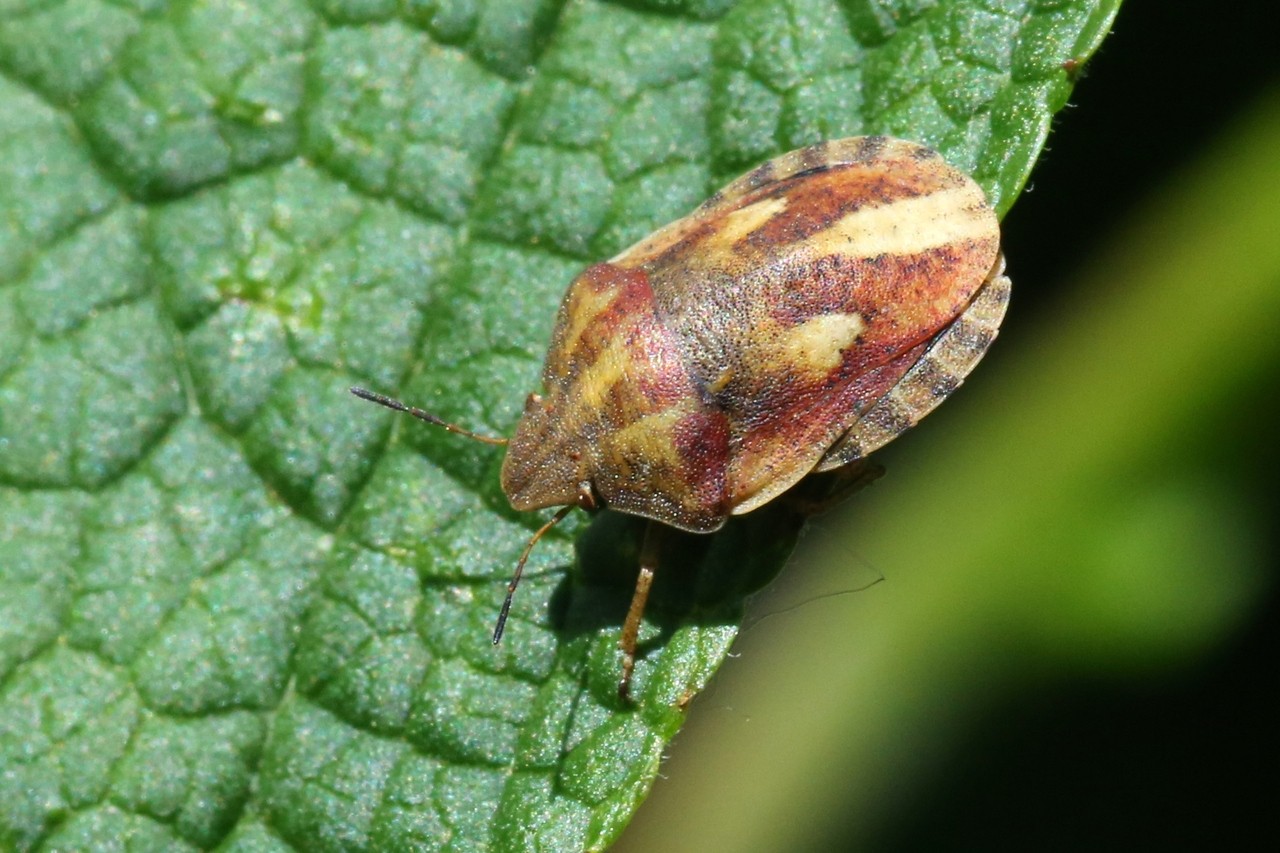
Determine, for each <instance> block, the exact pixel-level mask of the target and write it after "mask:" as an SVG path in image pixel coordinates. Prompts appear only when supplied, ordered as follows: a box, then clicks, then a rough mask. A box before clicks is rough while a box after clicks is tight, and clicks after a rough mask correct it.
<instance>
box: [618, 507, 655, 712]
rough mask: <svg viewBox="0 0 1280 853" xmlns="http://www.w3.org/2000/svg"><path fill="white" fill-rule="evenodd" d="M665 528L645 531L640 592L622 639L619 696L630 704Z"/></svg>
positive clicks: (638, 579) (650, 527) (652, 527)
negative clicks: (638, 643)
mask: <svg viewBox="0 0 1280 853" xmlns="http://www.w3.org/2000/svg"><path fill="white" fill-rule="evenodd" d="M662 528H663V525H661V524H659V523H658V522H656V521H650V522H649V523H648V524H646V525H645V528H644V541H643V543H642V544H641V545H640V572H639V574H638V575H637V576H636V589H635V592H633V593H632V594H631V607H630V608H628V610H627V618H626V621H624V622H623V623H622V636H621V637H620V638H619V639H618V648H619V650H620V651H621V652H622V677H621V678H620V679H619V680H618V696H619V697H620V698H621V699H622V700H623V701H626V700H627V699H628V698H629V697H628V690H629V689H630V687H631V673H632V672H633V671H634V670H635V667H636V640H637V639H638V638H639V636H640V621H641V619H643V618H644V608H645V605H646V604H647V603H648V601H649V588H650V587H651V586H653V573H654V570H655V569H657V567H658V547H659V540H660V539H661V538H662V536H661V531H662Z"/></svg>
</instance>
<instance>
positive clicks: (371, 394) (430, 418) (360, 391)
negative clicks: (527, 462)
mask: <svg viewBox="0 0 1280 853" xmlns="http://www.w3.org/2000/svg"><path fill="white" fill-rule="evenodd" d="M351 393H352V394H355V395H356V396H357V397H359V398H360V399H361V400H368V401H369V402H370V403H377V404H378V405H379V406H386V407H387V408H388V409H392V410H393V411H397V412H404V413H405V414H407V415H413V416H414V417H415V418H417V419H418V420H420V421H425V422H427V423H429V424H432V425H433V426H438V427H443V428H444V429H447V430H448V431H449V432H452V433H456V434H457V435H464V436H466V437H467V438H474V439H475V440H476V441H483V442H484V443H485V444H506V443H507V439H505V438H498V437H497V436H492V435H480V434H479V433H475V432H472V431H471V430H469V429H465V428H463V427H460V426H458V425H457V424H451V423H449V422H448V421H445V420H441V419H440V418H438V417H436V416H435V415H433V414H431V413H430V412H428V411H425V410H423V409H419V408H418V407H417V406H410V405H408V404H406V403H402V402H400V401H399V400H397V399H395V398H394V397H388V396H387V395H385V394H379V393H378V392H377V391H370V390H369V389H368V388H361V387H360V386H359V385H352V386H351Z"/></svg>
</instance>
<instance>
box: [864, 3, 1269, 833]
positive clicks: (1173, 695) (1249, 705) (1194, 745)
mask: <svg viewBox="0 0 1280 853" xmlns="http://www.w3.org/2000/svg"><path fill="white" fill-rule="evenodd" d="M1274 15H1275V12H1274V11H1273V7H1272V6H1270V5H1266V6H1264V5H1263V4H1262V3H1260V2H1243V3H1223V4H1185V3H1178V2H1159V0H1155V2H1152V0H1128V2H1127V3H1125V4H1124V5H1123V6H1122V7H1121V10H1120V14H1119V16H1118V17H1117V19H1116V24H1115V27H1114V32H1113V34H1112V35H1111V36H1110V37H1109V38H1108V39H1107V40H1106V41H1105V42H1104V43H1103V47H1102V50H1101V51H1100V53H1099V54H1098V55H1097V56H1095V57H1094V59H1093V60H1092V61H1091V62H1090V64H1089V65H1088V66H1087V68H1086V69H1085V72H1084V76H1083V77H1082V79H1081V80H1080V82H1079V84H1078V86H1077V88H1076V91H1075V95H1074V97H1073V106H1072V107H1070V108H1068V109H1067V110H1064V111H1063V112H1062V113H1060V114H1059V116H1058V119H1057V122H1056V127H1055V130H1056V132H1055V133H1054V134H1053V135H1051V137H1050V140H1049V147H1048V150H1047V151H1046V153H1045V154H1044V155H1043V156H1042V158H1041V160H1040V162H1039V164H1038V165H1037V166H1036V170H1035V172H1034V175H1033V177H1032V183H1031V184H1030V186H1029V188H1028V190H1029V191H1028V192H1026V193H1024V195H1023V196H1022V197H1021V198H1020V199H1019V200H1018V202H1017V204H1016V205H1015V206H1014V215H1011V216H1009V217H1008V219H1007V220H1006V222H1005V237H1004V239H1005V243H1006V245H1016V246H1019V247H1020V248H1019V252H1018V259H1017V273H1016V275H1017V280H1018V283H1019V290H1018V297H1017V298H1018V306H1017V308H1018V311H1019V313H1020V314H1021V315H1022V316H1021V318H1020V319H1021V320H1022V321H1024V322H1020V323H1018V324H1009V325H1008V326H1007V327H1006V329H1005V330H1004V331H1002V332H1001V335H1002V337H1004V336H1008V337H1009V338H1011V339H1012V338H1014V337H1016V336H1017V335H1018V334H1019V330H1020V329H1030V328H1034V327H1036V325H1037V324H1036V322H1035V319H1036V317H1035V316H1032V315H1040V314H1042V313H1043V312H1046V311H1051V310H1057V306H1058V305H1060V304H1061V300H1060V298H1057V297H1058V292H1059V290H1060V285H1061V283H1062V281H1063V279H1064V277H1065V276H1066V275H1067V274H1069V273H1070V272H1071V271H1072V270H1073V269H1074V268H1075V267H1076V266H1077V264H1078V261H1079V259H1080V258H1084V257H1088V256H1090V255H1092V254H1094V252H1095V250H1097V249H1098V248H1099V247H1100V246H1101V245H1102V244H1103V243H1104V242H1105V241H1106V238H1107V235H1108V233H1109V232H1110V230H1111V229H1112V228H1114V227H1115V226H1116V225H1117V224H1118V223H1120V222H1121V221H1123V220H1125V219H1126V217H1128V216H1129V215H1130V214H1131V213H1132V211H1133V209H1134V207H1135V206H1136V205H1137V204H1138V203H1139V201H1140V200H1142V199H1144V198H1147V199H1149V198H1150V196H1151V194H1152V193H1153V191H1155V190H1156V189H1157V188H1158V187H1160V186H1161V185H1162V184H1163V183H1164V182H1165V181H1166V180H1167V179H1168V178H1169V177H1170V176H1171V175H1172V174H1174V173H1176V172H1177V171H1178V170H1179V169H1181V168H1185V166H1186V165H1187V164H1188V163H1190V162H1192V161H1194V160H1195V159H1196V158H1197V157H1199V156H1201V155H1202V154H1203V151H1204V149H1205V148H1206V147H1207V146H1208V145H1209V144H1210V143H1211V142H1212V141H1213V140H1215V139H1218V138H1221V136H1222V134H1223V133H1225V132H1227V131H1228V130H1229V129H1230V127H1231V125H1232V122H1233V121H1234V120H1235V119H1236V118H1237V117H1238V116H1239V115H1240V114H1241V113H1243V112H1244V111H1246V110H1247V109H1248V108H1249V107H1250V106H1251V105H1253V104H1254V103H1255V102H1256V101H1257V99H1258V98H1259V96H1260V95H1261V93H1262V92H1263V91H1264V90H1266V89H1267V88H1268V87H1270V86H1274V85H1275V84H1276V83H1277V82H1280V61H1278V58H1280V48H1278V47H1277V40H1278V38H1280V29H1278V28H1277V25H1276V23H1275V22H1274V18H1273V16H1274ZM1276 156H1277V157H1280V151H1277V152H1276ZM1080 176H1090V177H1089V178H1088V179H1087V180H1082V179H1081V177H1080ZM1037 184H1039V185H1042V186H1046V187H1055V188H1059V189H1055V191H1054V192H1053V193H1052V194H1051V195H1050V194H1049V193H1040V192H1037V191H1036V185H1037ZM1061 188H1069V190H1068V191H1066V192H1063V191H1061ZM1277 226H1278V227H1277V229H1276V230H1277V238H1276V239H1278V240H1280V223H1277ZM1277 320H1280V318H1277ZM1170 345H1171V346H1173V345H1176V342H1171V343H1170ZM1259 390H1260V391H1261V392H1262V393H1259V394H1257V395H1255V396H1254V397H1253V399H1252V400H1244V401H1242V402H1241V408H1240V411H1239V413H1238V417H1237V418H1236V419H1235V425H1236V428H1234V429H1228V430H1227V431H1226V434H1225V435H1223V436H1222V437H1221V442H1222V444H1221V445H1219V446H1210V447H1206V448H1205V454H1206V457H1208V458H1209V459H1210V460H1211V462H1212V464H1217V465H1220V466H1221V468H1220V470H1221V475H1222V476H1223V477H1225V478H1229V479H1231V480H1232V481H1233V482H1234V483H1236V484H1239V485H1242V486H1243V487H1244V488H1246V489H1247V490H1248V492H1249V493H1250V494H1252V495H1254V496H1256V500H1257V501H1258V505H1259V506H1263V507H1269V509H1267V510H1266V511H1267V512H1269V513H1270V514H1271V517H1277V512H1276V510H1277V507H1276V506H1275V503H1276V490H1277V482H1276V478H1275V476H1274V473H1275V472H1276V471H1277V469H1278V468H1280V466H1278V465H1277V464H1276V463H1277V450H1276V444H1277V442H1276V438H1277V437H1278V436H1280V426H1278V423H1280V422H1278V421H1277V417H1276V414H1277V413H1276V401H1277V399H1280V389H1277V388H1274V387H1273V388H1270V389H1259ZM1278 538H1280V537H1277V535H1276V531H1275V530H1274V529H1273V530H1272V531H1271V538H1270V541H1269V543H1268V546H1269V557H1270V564H1271V566H1272V568H1273V582H1272V585H1271V592H1270V594H1269V595H1268V596H1267V598H1266V599H1265V601H1264V603H1263V606H1262V607H1261V608H1259V610H1258V611H1257V612H1256V614H1255V616H1254V618H1253V619H1252V621H1251V622H1250V623H1249V624H1248V625H1246V626H1245V627H1244V628H1243V630H1241V631H1240V632H1239V633H1238V634H1237V635H1236V636H1235V637H1234V638H1233V639H1232V641H1231V642H1230V643H1228V644H1227V645H1226V646H1225V647H1223V648H1220V649H1218V650H1217V651H1216V652H1215V653H1213V654H1212V655H1211V656H1210V657H1209V658H1207V659H1205V660H1203V661H1201V662H1200V663H1199V664H1198V665H1196V666H1194V667H1192V668H1190V669H1187V668H1180V669H1178V670H1177V671H1176V672H1171V673H1166V674H1164V675H1160V674H1152V675H1151V676H1149V677H1147V678H1143V679H1136V680H1135V679H1134V678H1132V677H1125V678H1116V679H1102V678H1095V679H1093V680H1086V681H1076V682H1074V683H1072V684H1067V685H1064V684H1063V683H1062V682H1061V681H1060V680H1052V681H1047V682H1046V684H1045V685H1044V687H1043V689H1042V690H1031V691H1026V692H1023V693H1021V694H1019V696H1018V697H1017V698H1015V699H1013V700H1010V702H1009V703H1008V704H1006V705H1005V706H1003V707H998V708H995V709H993V710H992V711H991V713H990V714H989V715H987V716H986V717H985V718H984V719H983V721H982V722H980V723H979V724H978V725H977V726H976V727H975V729H974V730H973V731H971V732H969V734H968V736H967V737H965V738H962V739H960V742H961V744H962V745H961V746H960V747H959V748H958V749H957V750H956V751H955V752H953V753H952V754H951V755H950V756H949V757H947V758H946V759H945V760H944V763H943V768H942V770H941V772H940V773H939V775H938V777H937V778H936V779H935V780H934V782H933V783H931V784H928V785H927V786H926V789H925V790H924V791H923V792H922V793H921V795H920V797H919V799H917V800H915V801H914V802H912V803H910V804H909V806H908V808H906V810H904V812H903V813H900V814H896V815H891V816H889V817H888V818H887V820H886V822H885V824H884V825H883V826H881V827H879V828H878V831H877V832H875V833H874V834H873V837H874V839H875V842H874V844H873V845H872V849H877V850H886V851H914V850H960V849H969V850H990V849H998V848H999V847H1000V846H1001V843H1002V842H1003V843H1005V844H1007V843H1008V840H1009V839H1020V840H1021V841H1020V842H1019V843H1034V849H1036V850H1085V849H1094V850H1096V849H1117V848H1120V847H1125V848H1133V847H1137V848H1139V849H1149V850H1205V849H1234V850H1239V849H1256V848H1269V849H1280V820H1278V819H1277V816H1276V811H1277V808H1278V807H1280V699H1278V698H1277V696H1280V661H1278V659H1277V652H1280V595H1278V594H1277V590H1278V589H1280V583H1278V582H1277V581H1280V572H1277V571H1275V568H1276V566H1277V565H1278V564H1280V559H1278V557H1280V548H1278V547H1277V539H1278ZM1064 792H1070V802H1064V801H1063V799H1064ZM858 835H859V837H860V838H862V839H865V838H866V834H865V828H864V829H863V830H862V831H861V832H859V833H858ZM1024 849H1029V848H1024Z"/></svg>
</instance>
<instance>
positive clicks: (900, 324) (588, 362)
mask: <svg viewBox="0 0 1280 853" xmlns="http://www.w3.org/2000/svg"><path fill="white" fill-rule="evenodd" d="M1009 287H1010V283H1009V279H1008V278H1007V277H1006V276H1005V275H1004V260H1003V257H1002V255H1001V253H1000V231H999V226H998V224H997V221H996V216H995V213H994V212H993V211H992V209H991V207H990V206H989V205H988V204H987V202H986V199H985V197H984V195H983V192H982V190H981V189H980V188H979V187H978V185H977V184H976V183H975V182H974V181H973V180H972V179H971V178H969V177H968V176H966V175H965V174H963V173H962V172H960V171H958V170H957V169H955V168H953V167H951V166H949V165H947V163H945V162H944V161H943V160H942V158H941V157H940V156H939V155H938V154H937V153H935V152H934V151H932V150H930V149H929V148H926V147H924V146H923V145H919V144H916V143H913V142H904V141H902V140H898V139H891V138H888V137H883V136H868V137H856V138H851V139H841V140H836V141H832V142H824V143H820V144H817V145H813V146H810V147H808V148H802V149H799V150H797V151H792V152H790V153H788V154H783V155H782V156H780V157H777V158H775V159H773V160H770V161H769V162H767V163H765V164H763V165H761V166H759V167H758V168H756V169H755V170H753V171H751V172H749V173H748V174H746V175H743V176H742V177H741V178H738V179H737V180H736V181H734V182H733V183H731V184H729V185H728V186H726V187H725V188H724V189H722V190H721V191H720V192H718V193H716V194H715V195H713V196H712V197H711V198H709V199H708V200H707V201H706V202H704V203H703V204H702V205H701V206H700V207H698V208H697V209H696V210H694V211H693V212H692V213H690V214H689V215H688V216H685V217H684V218H682V219H678V220H676V221H675V222H673V223H671V224H670V225H667V226H666V227H664V228H661V229H659V230H658V231H656V232H654V233H653V234H652V235H650V236H648V237H646V238H644V239H643V240H641V241H640V242H639V243H636V244H635V245H634V246H632V247H631V248H629V249H627V250H626V251H624V252H622V253H621V254H619V255H618V256H617V257H615V258H613V259H612V260H609V261H606V262H604V263H597V264H594V265H592V266H590V267H588V268H587V269H586V270H584V271H583V272H582V273H581V274H580V275H579V276H578V277H577V278H576V279H574V281H573V282H572V284H570V285H569V290H568V292H567V293H566V294H565V297H564V301H563V303H562V304H561V306H560V311H559V315H558V316H557V319H556V323H555V330H554V332H553V334H552V339H551V345H550V347H549V349H548V351H547V357H546V364H545V367H544V368H543V372H542V384H543V390H542V392H541V393H536V394H531V395H529V397H528V399H527V400H526V402H525V406H524V413H523V415H522V417H521V419H520V422H519V424H518V425H517V426H516V430H515V434H514V435H513V436H512V437H511V439H510V440H509V441H508V440H507V439H500V438H489V437H485V436H476V435H475V434H474V433H471V432H469V431H467V430H464V429H462V428H461V427H457V426H454V425H452V424H446V423H444V422H443V421H441V420H440V419H439V418H437V417H435V416H434V415H431V414H429V413H427V412H424V411H422V410H420V409H417V408H414V407H411V406H407V405H405V404H403V403H400V402H399V401H396V400H393V399H390V398H387V397H384V396H382V395H379V394H375V393H373V392H371V391H366V390H363V389H359V388H353V389H352V391H353V392H354V393H355V394H357V395H358V396H360V397H363V398H365V399H368V400H372V401H374V402H377V403H380V404H382V405H385V406H388V407H390V408H393V409H397V410H400V411H405V412H408V413H410V414H412V415H414V416H416V417H418V418H421V419H422V420H425V421H428V422H430V423H434V424H437V425H440V426H444V427H445V428H447V429H450V430H452V431H454V432H458V433H461V434H463V435H468V436H471V437H473V438H479V439H481V440H485V441H491V442H494V443H505V444H507V445H508V447H507V454H506V458H505V460H504V462H503V466H502V488H503V491H504V492H505V493H506V495H507V497H508V498H509V499H510V501H511V504H512V506H513V507H515V508H516V509H519V510H536V509H542V508H546V507H552V506H559V507H561V508H560V510H559V511H558V512H557V513H556V514H555V515H554V516H553V517H552V518H551V520H550V521H548V522H547V523H546V524H545V525H543V527H542V528H541V529H539V530H538V531H537V533H535V534H534V536H533V537H532V539H531V540H530V542H529V544H528V546H527V547H526V548H525V551H524V553H523V554H522V555H521V557H520V561H519V563H518V564H517V566H516V570H515V574H514V576H513V578H512V580H511V582H510V584H508V587H507V597H506V600H505V601H504V603H503V605H502V609H501V611H500V613H499V616H498V622H497V626H496V628H495V630H494V634H493V641H494V643H497V642H498V641H499V640H500V638H501V636H502V632H503V627H504V625H505V623H506V618H507V613H508V611H509V609H510V606H511V599H512V595H513V594H514V592H515V589H516V586H517V584H518V583H519V580H520V574H521V572H522V570H523V567H524V563H525V560H526V559H527V557H528V554H529V551H530V549H531V548H532V547H533V544H534V543H535V542H536V541H537V540H538V538H539V537H541V536H542V535H543V534H544V533H545V532H546V531H547V530H548V529H549V528H550V527H551V526H552V525H553V524H555V523H556V522H558V521H559V520H560V519H562V518H564V516H565V515H566V514H567V513H568V512H569V511H570V510H571V509H572V508H573V507H581V508H583V509H588V510H592V509H596V508H598V507H610V508H612V509H615V510H618V511H620V512H625V513H631V514H634V515H638V516H642V517H644V518H647V519H649V520H650V524H649V526H648V532H647V533H646V535H645V542H644V545H643V546H642V548H641V556H640V567H639V575H638V579H637V582H636V588H635V592H634V594H633V597H632V602H631V607H630V609H629V611H628V613H627V617H626V620H625V621H624V623H623V627H622V632H621V638H620V643H619V645H620V649H621V653H622V665H621V677H620V680H619V687H618V689H619V693H620V694H621V695H623V696H624V697H625V695H626V693H627V686H628V683H629V681H630V678H631V674H632V669H633V667H634V663H635V651H636V637H637V634H638V632H639V628H640V620H641V617H642V615H643V612H644V607H645V602H646V600H647V598H648V593H649V587H650V584H651V583H652V581H653V575H654V571H655V569H656V562H657V546H656V544H655V543H656V539H657V536H656V531H657V530H658V529H659V528H660V527H661V525H670V526H672V527H677V528H680V529H682V530H687V531H692V532H696V533H710V532H712V531H714V530H716V529H718V528H719V527H721V526H722V525H723V524H724V523H725V521H726V520H727V519H728V518H729V516H731V515H739V514H742V513H745V512H750V511H751V510H753V509H755V508H757V507H759V506H761V505H762V504H765V503H767V502H768V501H770V500H773V499H774V498H776V497H777V496H779V495H780V494H782V493H783V492H785V491H786V490H787V489H789V488H790V487H791V486H793V485H795V484H796V483H797V482H798V481H799V480H801V479H802V478H804V477H805V476H806V475H808V474H811V473H815V472H821V471H829V470H832V469H836V468H840V467H842V466H846V465H849V464H851V463H854V462H856V461H858V460H861V459H862V458H864V457H865V456H866V455H867V454H869V453H871V452H872V451H874V450H876V449H877V448H879V447H881V446H883V445H884V444H885V443H887V442H889V441H891V440H892V439H894V438H895V437H897V436H898V435H901V434H902V433H903V432H904V431H905V430H907V429H908V428H910V427H911V426H913V425H914V424H915V423H916V422H918V421H919V420H920V418H922V417H924V416H925V415H926V414H928V413H929V412H930V411H932V410H933V408H934V407H935V406H937V405H938V403H940V402H941V401H942V400H943V399H945V398H946V397H947V396H948V395H950V394H951V392H952V391H954V390H955V389H956V388H957V387H958V386H959V385H960V383H961V381H962V380H963V379H964V377H965V376H966V375H967V374H968V373H969V371H971V370H972V369H973V367H974V366H975V365H976V364H977V363H978V361H979V360H980V359H981V358H982V356H983V354H984V353H985V352H986V350H987V347H988V346H989V345H990V344H991V342H992V341H993V340H994V339H995V336H996V332H997V330H998V328H999V325H1000V321H1001V319H1002V318H1003V316H1004V310H1005V306H1006V305H1007V303H1008V299H1009Z"/></svg>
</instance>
